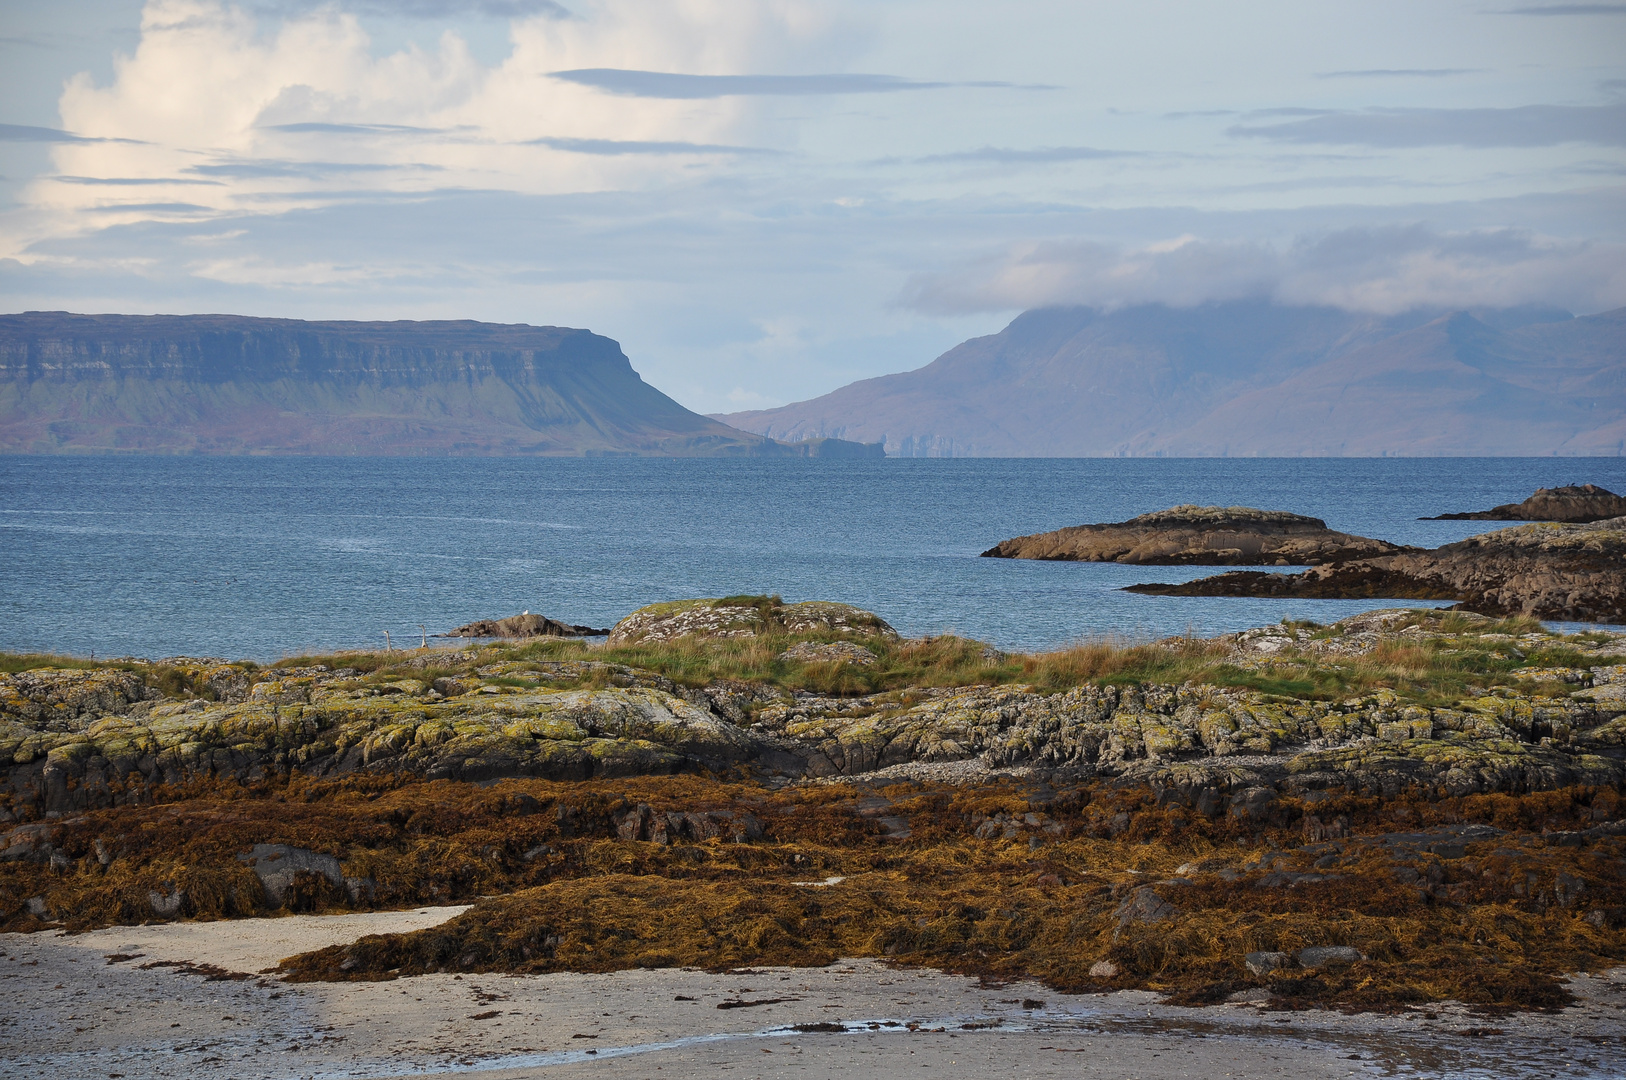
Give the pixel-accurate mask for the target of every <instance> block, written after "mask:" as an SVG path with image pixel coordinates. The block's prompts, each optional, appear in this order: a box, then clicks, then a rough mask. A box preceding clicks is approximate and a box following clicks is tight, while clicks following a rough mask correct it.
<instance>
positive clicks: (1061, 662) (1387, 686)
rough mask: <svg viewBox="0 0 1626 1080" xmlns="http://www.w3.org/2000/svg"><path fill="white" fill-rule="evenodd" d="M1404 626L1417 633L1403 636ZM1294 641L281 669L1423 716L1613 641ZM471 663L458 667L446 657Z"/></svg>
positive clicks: (693, 644)
mask: <svg viewBox="0 0 1626 1080" xmlns="http://www.w3.org/2000/svg"><path fill="white" fill-rule="evenodd" d="M1408 628H1416V629H1417V630H1418V631H1420V632H1418V633H1416V634H1403V633H1399V631H1404V630H1406V629H1408ZM1284 629H1286V630H1288V631H1300V632H1303V633H1304V634H1305V637H1304V639H1303V640H1302V641H1297V640H1296V641H1295V642H1294V643H1293V644H1291V645H1289V646H1288V647H1286V648H1284V649H1282V650H1281V651H1279V652H1277V653H1274V654H1271V655H1268V656H1251V655H1247V654H1243V653H1238V651H1237V650H1236V648H1235V646H1234V645H1233V643H1232V642H1231V641H1230V640H1229V639H1227V638H1214V639H1205V638H1199V637H1195V636H1193V635H1189V634H1188V635H1186V636H1183V637H1178V638H1169V639H1164V640H1161V641H1140V642H1137V641H1130V640H1125V639H1121V638H1102V639H1095V640H1087V641H1081V642H1077V643H1075V644H1072V645H1069V646H1067V647H1064V648H1061V649H1054V650H1048V651H1041V652H1032V653H1021V652H1015V653H1006V652H1000V651H998V650H995V649H993V648H990V647H989V646H987V645H985V644H983V643H982V642H978V641H973V640H971V639H968V638H962V637H956V636H953V635H945V636H938V637H924V638H909V639H893V638H881V637H874V636H864V637H856V638H855V637H851V636H842V635H837V634H830V633H822V634H821V633H812V634H799V635H786V634H784V633H780V632H773V631H772V630H771V629H770V632H769V633H766V634H760V635H756V636H751V637H737V638H709V639H708V638H679V639H676V640H672V641H664V642H639V643H633V644H625V645H618V646H615V647H608V646H606V645H604V644H601V643H596V642H590V641H583V640H578V639H564V638H537V639H530V640H524V641H517V642H498V643H492V644H486V645H483V646H480V647H479V648H478V650H476V651H475V652H474V653H472V654H470V653H467V652H465V653H456V652H450V651H444V650H442V651H438V652H431V653H429V654H423V653H421V652H412V653H408V652H401V653H393V654H382V653H346V654H339V655H334V656H306V657H299V658H292V659H287V660H284V661H282V662H281V664H280V665H279V666H283V667H304V666H312V665H316V664H321V665H323V666H326V667H328V668H330V669H337V668H350V669H352V670H354V671H356V672H358V674H360V675H363V676H365V677H369V678H371V679H373V680H374V681H388V680H390V679H396V678H406V677H411V678H418V679H425V680H428V679H432V678H434V677H437V676H440V675H447V676H456V675H468V674H470V673H471V672H474V671H477V670H478V669H479V668H481V667H485V666H488V665H492V664H499V663H500V664H505V665H507V666H508V667H510V668H513V667H514V666H515V665H517V666H519V667H520V668H523V667H524V665H525V664H526V663H536V664H538V665H546V664H550V663H551V664H557V663H559V662H577V663H580V664H582V665H583V668H582V673H581V674H580V675H579V676H578V677H577V678H575V679H560V678H558V677H551V678H549V679H548V680H547V681H546V683H545V684H546V685H549V686H555V687H566V686H586V687H593V686H606V685H613V683H614V679H615V672H614V671H612V670H607V669H606V667H605V665H611V666H614V665H620V666H624V667H626V668H635V669H639V670H643V671H648V672H653V673H655V674H657V675H660V676H664V677H665V678H668V679H670V680H672V681H673V682H675V683H677V684H679V685H681V686H689V687H703V686H709V685H714V684H717V683H755V684H762V685H766V686H772V687H776V688H779V689H781V690H789V691H807V692H812V693H817V694H822V695H828V696H860V695H867V694H881V693H888V692H895V691H901V690H906V689H908V688H911V687H926V688H953V687H969V686H999V685H1009V686H1025V687H1028V688H1031V689H1033V690H1035V691H1039V692H1046V693H1053V692H1060V691H1065V690H1069V689H1072V688H1074V687H1077V686H1084V685H1092V684H1093V685H1133V684H1138V683H1158V684H1166V685H1167V684H1183V683H1196V684H1203V685H1212V686H1218V687H1227V688H1238V689H1247V690H1255V691H1258V692H1261V693H1265V694H1269V695H1272V696H1276V697H1281V698H1295V699H1303V700H1322V701H1330V700H1342V699H1347V698H1350V697H1359V696H1363V695H1366V694H1370V693H1372V692H1374V691H1377V690H1391V691H1393V692H1395V693H1396V694H1398V695H1399V696H1400V697H1401V698H1402V699H1404V700H1406V701H1408V702H1411V703H1416V704H1423V705H1446V704H1451V703H1453V702H1456V701H1460V700H1462V699H1464V698H1467V697H1477V696H1482V695H1484V694H1485V693H1486V692H1488V690H1489V689H1490V688H1492V687H1513V686H1516V687H1518V688H1519V690H1520V692H1521V693H1525V694H1531V695H1534V696H1538V697H1539V696H1544V695H1560V694H1566V693H1569V692H1571V691H1572V690H1574V689H1575V687H1574V686H1572V685H1567V684H1565V683H1563V682H1562V681H1553V680H1531V679H1527V678H1521V677H1520V675H1519V673H1520V672H1521V671H1527V670H1530V669H1552V668H1557V669H1564V668H1572V669H1581V670H1584V669H1586V668H1588V667H1589V666H1592V665H1595V664H1596V663H1597V661H1596V660H1593V659H1590V658H1589V657H1588V656H1587V655H1586V654H1585V653H1584V652H1583V651H1582V650H1583V649H1585V648H1587V647H1589V646H1594V645H1596V644H1597V643H1599V642H1601V641H1607V640H1611V639H1610V638H1609V637H1608V636H1607V635H1601V634H1596V633H1590V634H1581V635H1574V636H1564V635H1558V634H1550V633H1547V632H1546V631H1545V630H1544V629H1543V628H1542V625H1541V623H1540V622H1539V621H1537V620H1534V619H1527V618H1522V617H1514V618H1509V619H1495V620H1493V619H1487V618H1484V617H1483V616H1477V615H1472V614H1470V613H1459V612H1450V611H1447V612H1440V611H1438V610H1431V609H1423V610H1419V611H1416V612H1412V613H1410V614H1409V615H1408V616H1406V617H1405V618H1404V619H1403V620H1401V621H1399V622H1397V623H1396V624H1395V626H1394V628H1393V631H1392V632H1390V633H1389V634H1387V635H1386V636H1385V637H1384V638H1383V639H1382V640H1380V641H1377V642H1376V643H1375V644H1373V643H1370V642H1368V643H1365V644H1364V645H1362V646H1361V647H1360V648H1358V649H1352V650H1348V651H1339V650H1336V649H1328V648H1324V647H1323V646H1326V645H1329V644H1336V643H1337V641H1338V639H1339V638H1340V637H1341V636H1342V632H1341V630H1340V629H1339V628H1337V627H1329V626H1322V625H1319V624H1314V623H1304V622H1295V623H1285V624H1284ZM798 641H855V642H857V643H858V644H862V645H863V646H864V647H865V648H867V649H869V650H870V651H871V652H873V653H874V654H875V656H876V659H875V661H874V662H873V663H870V664H853V663H844V662H828V661H827V662H814V663H804V662H798V661H795V660H791V659H785V658H782V654H783V653H784V652H785V650H786V649H787V648H788V647H789V646H790V645H791V644H794V643H795V642H798ZM463 656H466V657H469V658H468V659H461V660H460V659H458V657H463ZM484 678H485V679H486V680H487V681H489V682H493V683H495V684H497V685H509V686H536V685H542V683H539V682H537V681H536V680H528V679H527V678H526V677H525V675H524V674H523V672H516V671H513V670H509V671H506V672H505V673H504V674H502V675H487V676H484Z"/></svg>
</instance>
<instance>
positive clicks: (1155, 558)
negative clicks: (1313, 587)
mask: <svg viewBox="0 0 1626 1080" xmlns="http://www.w3.org/2000/svg"><path fill="white" fill-rule="evenodd" d="M1405 550H1407V549H1406V548H1403V547H1401V546H1400V545H1398V544H1390V543H1387V542H1385V541H1383V540H1373V539H1370V538H1368V537H1365V536H1355V535H1353V534H1350V533H1343V532H1336V531H1334V530H1332V529H1329V528H1327V523H1326V522H1325V521H1322V520H1321V519H1320V518H1313V517H1304V516H1303V515H1300V514H1289V513H1285V512H1283V511H1279V510H1255V509H1253V508H1252V507H1247V506H1176V507H1172V508H1170V509H1168V510H1159V511H1156V512H1155V513H1150V514H1142V515H1140V516H1139V517H1135V518H1130V519H1129V520H1128V521H1119V522H1113V523H1111V524H1102V525H1074V526H1072V527H1070V528H1066V529H1057V530H1055V531H1054V532H1046V533H1036V534H1034V535H1032V536H1018V537H1016V538H1014V539H1011V540H1004V541H1001V542H1000V543H999V544H997V545H996V546H994V547H992V548H989V549H988V550H987V551H985V552H983V553H982V554H983V555H984V556H985V557H988V558H996V559H1054V560H1061V561H1072V562H1117V563H1131V564H1140V565H1144V566H1318V565H1321V564H1323V563H1336V562H1344V561H1347V560H1349V559H1359V558H1367V557H1371V556H1374V555H1390V554H1393V553H1395V552H1399V551H1405Z"/></svg>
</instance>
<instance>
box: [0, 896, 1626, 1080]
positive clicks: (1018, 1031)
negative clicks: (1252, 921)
mask: <svg viewBox="0 0 1626 1080" xmlns="http://www.w3.org/2000/svg"><path fill="white" fill-rule="evenodd" d="M458 910H461V909H460V908H415V909H412V910H411V911H401V912H376V913H368V914H360V915H326V916H323V915H291V916H283V917H280V918H272V919H241V920H232V921H220V922H205V923H197V922H194V923H167V924H159V925H149V926H116V927H110V928H107V929H105V930H97V931H91V932H88V933H84V934H78V935H61V934H52V933H50V932H48V931H47V932H40V933H36V934H28V935H24V934H5V935H0V1015H4V1016H7V1017H9V1018H11V1022H9V1023H7V1024H6V1025H5V1026H4V1027H3V1028H0V1044H3V1045H4V1047H5V1053H4V1055H3V1060H0V1077H13V1076H16V1077H22V1076H35V1075H39V1074H40V1070H42V1069H48V1070H51V1071H55V1072H58V1073H62V1074H64V1075H84V1076H90V1075H109V1074H113V1073H118V1074H122V1076H123V1077H124V1078H127V1080H146V1078H157V1077H168V1076H178V1075H200V1076H201V1075H221V1076H227V1075H230V1076H242V1077H265V1078H267V1080H281V1078H284V1077H288V1078H292V1077H296V1076H299V1077H306V1076H308V1077H324V1078H331V1080H340V1078H346V1080H348V1078H355V1080H381V1078H386V1077H406V1076H440V1075H473V1076H481V1077H490V1078H493V1080H496V1078H506V1077H519V1076H532V1075H536V1072H535V1070H538V1069H547V1070H548V1075H565V1076H574V1075H578V1074H581V1075H587V1074H588V1072H589V1071H591V1075H593V1076H596V1077H602V1076H616V1077H620V1076H654V1075H657V1073H658V1074H659V1075H661V1076H663V1077H670V1078H673V1080H686V1078H688V1077H700V1076H710V1075H719V1074H723V1073H727V1074H729V1075H739V1076H781V1075H784V1076H790V1075H803V1074H811V1073H813V1072H815V1071H817V1072H819V1073H820V1074H821V1075H826V1076H841V1077H848V1076H852V1077H857V1076H865V1075H876V1074H879V1073H882V1072H887V1073H891V1074H894V1075H896V1074H899V1073H900V1071H901V1070H910V1071H914V1070H920V1071H922V1072H929V1073H930V1075H932V1076H934V1077H936V1076H951V1077H953V1076H976V1075H987V1074H988V1072H989V1071H990V1070H993V1069H998V1070H1000V1071H1010V1072H1013V1073H1019V1074H1020V1075H1024V1076H1028V1075H1031V1076H1041V1077H1047V1076H1057V1077H1060V1076H1073V1077H1076V1076H1124V1075H1137V1076H1140V1077H1143V1078H1146V1080H1156V1078H1162V1077H1170V1078H1173V1077H1176V1076H1189V1075H1209V1076H1215V1075H1226V1074H1227V1073H1232V1072H1238V1071H1241V1070H1246V1075H1248V1076H1252V1077H1277V1076H1280V1077H1283V1078H1286V1077H1290V1076H1326V1077H1346V1076H1375V1075H1392V1074H1394V1073H1396V1072H1404V1073H1406V1074H1408V1075H1414V1076H1424V1077H1427V1076H1441V1077H1444V1076H1457V1075H1462V1074H1464V1073H1472V1074H1474V1075H1479V1076H1486V1077H1504V1076H1505V1077H1516V1076H1517V1077H1522V1076H1537V1075H1541V1076H1555V1077H1576V1078H1588V1080H1590V1078H1592V1077H1604V1076H1611V1075H1620V1074H1621V1073H1622V1072H1623V1071H1626V1038H1623V1037H1622V1035H1621V1031H1622V1028H1623V1024H1626V967H1617V968H1614V969H1612V970H1611V971H1608V972H1604V973H1600V974H1599V975H1597V976H1593V977H1587V976H1579V977H1572V978H1571V979H1569V980H1568V981H1569V983H1570V984H1571V987H1572V989H1573V990H1574V992H1575V993H1576V996H1577V1002H1576V1004H1575V1005H1573V1006H1571V1007H1569V1008H1566V1009H1564V1010H1562V1011H1561V1012H1557V1013H1548V1014H1544V1013H1520V1014H1512V1015H1506V1016H1490V1015H1487V1014H1484V1013H1478V1012H1475V1011H1473V1010H1470V1009H1467V1008H1466V1007H1464V1006H1461V1005H1456V1004H1452V1003H1440V1004H1437V1005H1431V1006H1427V1007H1415V1008H1409V1009H1402V1010H1399V1011H1397V1012H1395V1013H1391V1014H1387V1015H1385V1014H1376V1013H1358V1014H1345V1013H1337V1012H1330V1011H1315V1010H1310V1011H1295V1012H1285V1011H1279V1010H1269V1009H1265V1008H1262V1007H1259V1006H1257V1005H1253V1004H1249V1003H1237V1004H1229V1005H1220V1006H1207V1007H1202V1008H1184V1007H1178V1006H1171V1005H1165V1004H1161V1003H1160V1001H1159V996H1158V995H1157V994H1154V993H1151V992H1146V991H1119V992H1115V993H1110V994H1083V995H1062V994H1057V993H1056V992H1055V991H1052V990H1047V989H1045V988H1042V987H1040V986H1038V984H1036V983H1030V982H1014V983H1010V984H1005V985H982V984H979V983H978V982H977V980H975V979H972V978H967V977H961V976H953V975H945V974H942V973H940V972H937V971H931V970H925V969H907V968H896V967H892V966H890V965H888V964H886V963H885V962H883V961H877V960H840V961H837V962H836V963H834V964H832V965H830V966H829V967H825V968H751V969H746V970H738V971H733V972H727V973H720V974H713V973H706V972H701V971H696V970H686V969H670V968H667V969H634V970H629V971H622V972H617V973H614V974H606V975H579V974H550V975H532V976H503V975H494V974H493V975H470V976H456V975H425V976H417V977H414V978H408V979H398V980H391V981H387V982H365V983H316V982H309V983H299V984H295V985H290V984H286V983H283V982H281V981H280V980H278V979H276V978H274V977H270V976H266V975H259V976H257V977H251V978H235V979H234V978H226V977H216V978H214V979H212V980H211V979H210V978H209V976H208V975H206V974H199V973H197V969H198V968H199V967H202V966H203V965H214V966H215V967H216V968H224V969H227V970H228V971H241V970H242V969H245V968H249V967H250V965H253V964H258V963H260V962H261V961H267V964H266V965H265V966H269V964H270V963H274V962H275V959H272V955H273V953H275V952H276V951H277V950H279V949H283V948H287V949H289V950H290V951H303V950H308V949H314V948H319V947H322V946H323V945H328V944H336V943H339V942H341V941H348V940H352V939H353V938H354V937H357V936H359V935H360V934H363V933H376V932H388V931H404V930H409V929H414V928H421V927H424V926H432V925H435V924H436V923H437V922H438V921H439V920H440V919H442V918H444V917H449V915H450V914H452V913H455V912H456V911H458ZM131 950H133V951H134V952H137V953H140V954H141V956H140V957H138V958H135V959H130V960H121V961H115V962H110V961H109V960H108V959H107V957H108V956H121V955H130V951H131ZM142 965H147V966H145V967H144V966H142ZM173 965H182V966H173ZM185 965H193V967H191V968H188V967H187V966H185ZM250 974H252V972H250ZM686 999H693V1000H686ZM742 1001H743V1002H749V1003H753V1004H749V1005H746V1006H743V1007H733V1008H722V1009H719V1008H718V1006H719V1005H720V1004H722V1003H725V1002H742ZM757 1003H760V1004H757ZM797 1024H804V1025H806V1024H822V1025H833V1024H840V1025H841V1027H842V1028H843V1029H844V1030H842V1031H830V1030H822V1031H796V1030H794V1025H797ZM911 1025H913V1027H911ZM963 1025H976V1026H973V1027H965V1026H963ZM594 1051H596V1052H594Z"/></svg>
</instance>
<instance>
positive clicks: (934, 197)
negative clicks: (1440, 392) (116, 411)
mask: <svg viewBox="0 0 1626 1080" xmlns="http://www.w3.org/2000/svg"><path fill="white" fill-rule="evenodd" d="M1241 296H1270V297H1274V298H1276V299H1279V300H1282V301H1284V302H1293V303H1331V304H1337V305H1340V306H1344V307H1349V308H1356V309H1361V310H1374V311H1394V310H1401V309H1405V308H1408V307H1413V306H1417V305H1423V304H1428V305H1443V306H1471V305H1476V304H1513V303H1547V304H1558V305H1561V306H1564V307H1567V308H1569V309H1571V310H1574V311H1578V312H1591V311H1599V310H1604V309H1607V308H1612V307H1617V306H1620V305H1622V304H1626V3H1600V4H1540V3H1520V2H1501V3H1498V2H1496V0H1481V2H1476V3H1458V2H1454V0H1408V2H1405V3H1392V2H1387V0H1368V2H1362V3H1320V2H1315V0H1293V2H1281V3H1275V2H1269V3H1266V2H1241V0H1239V2H1235V3H1229V4H1219V3H1166V2H1157V0H1137V2H1124V3H1119V2H1099V3H1089V2H1077V0H1074V2H1068V3H1059V2H1058V3H1044V2H1028V3H1023V2H1012V3H1004V4H998V5H991V4H987V3H966V2H959V0H930V2H924V0H921V2H917V0H868V2H865V3H845V2H838V0H831V2H822V3H807V2H799V0H771V2H746V0H665V2H620V0H599V2H577V0H559V2H557V3H556V2H552V0H461V2H459V0H396V2H385V0H350V2H345V0H339V2H337V3H312V2H306V0H247V2H244V3H241V4H236V5H233V4H222V3H218V2H215V0H152V2H149V3H145V4H143V3H140V2H129V0H62V2H58V3H53V4H39V3H19V2H15V0H0V308H3V309H5V310H12V311H16V310H23V309H34V308H46V309H66V310H73V311H121V312H182V313H184V312H208V311H230V312H239V313H243V314H253V315H277V316H293V317H305V318H478V319H490V320H497V321H505V322H529V323H537V324H542V323H553V324H560V325H569V326H585V327H588V328H591V329H593V330H595V331H598V332H600V333H603V334H607V335H609V336H611V337H614V338H617V339H618V340H620V341H621V342H622V343H623V345H624V346H625V348H626V349H627V352H628V354H629V355H630V356H631V357H632V360H633V363H634V366H635V367H637V368H638V370H639V371H640V372H642V373H643V375H644V377H645V378H646V379H647V380H649V381H650V382H652V383H654V384H655V385H657V386H659V387H661V388H662V389H664V390H666V391H667V392H668V393H671V394H672V395H673V396H675V397H677V398H678V399H679V400H680V401H682V402H683V403H684V404H687V405H689V406H691V407H693V408H697V409H701V410H704V411H731V410H734V409H743V408H755V407H762V406H766V405H773V404H780V403H783V402H787V401H792V400H797V399H801V398H806V397H810V396H813V395H816V394H819V393H823V392H825V391H827V390H830V389H833V388H834V387H836V386H839V385H841V384H843V383H846V382H849V381H851V380H853V379H856V378H863V377H866V376H870V375H876V374H881V373H884V372H889V371H899V370H905V369H908V368H913V367H918V366H920V365H921V364H923V363H926V362H927V361H929V360H930V359H932V357H934V356H935V355H936V354H937V353H939V352H941V351H942V350H943V349H945V348H948V347H949V346H951V345H953V344H954V343H955V342H957V341H959V340H962V339H963V338H965V337H968V336H971V335H973V334H978V333H988V332H991V331H993V330H995V329H997V328H998V327H999V326H1001V325H1003V323H1004V322H1006V321H1007V320H1008V319H1009V318H1010V317H1011V315H1012V314H1014V313H1015V312H1017V311H1020V310H1022V309H1023V308H1026V307H1029V306H1034V305H1038V304H1046V303H1067V302H1074V303H1091V304H1100V305H1115V304H1125V303H1136V302H1142V301H1149V300H1161V301H1166V302H1169V303H1175V304H1194V303H1202V302H1204V301H1208V300H1218V299H1228V298H1233V297H1241Z"/></svg>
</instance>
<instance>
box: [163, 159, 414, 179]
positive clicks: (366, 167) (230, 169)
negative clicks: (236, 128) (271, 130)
mask: <svg viewBox="0 0 1626 1080" xmlns="http://www.w3.org/2000/svg"><path fill="white" fill-rule="evenodd" d="M401 170H408V171H415V172H441V171H442V168H441V166H439V165H426V164H423V163H419V162H411V163H396V162H371V161H278V160H271V159H261V160H256V161H228V162H222V163H217V164H213V165H191V166H188V167H187V169H186V171H187V172H190V173H198V174H200V175H202V176H219V177H225V178H227V179H234V180H269V179H284V178H289V179H301V180H310V179H315V178H318V177H323V176H335V175H343V174H346V173H377V172H395V171H401ZM190 182H191V183H209V182H210V181H206V180H194V181H190Z"/></svg>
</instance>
